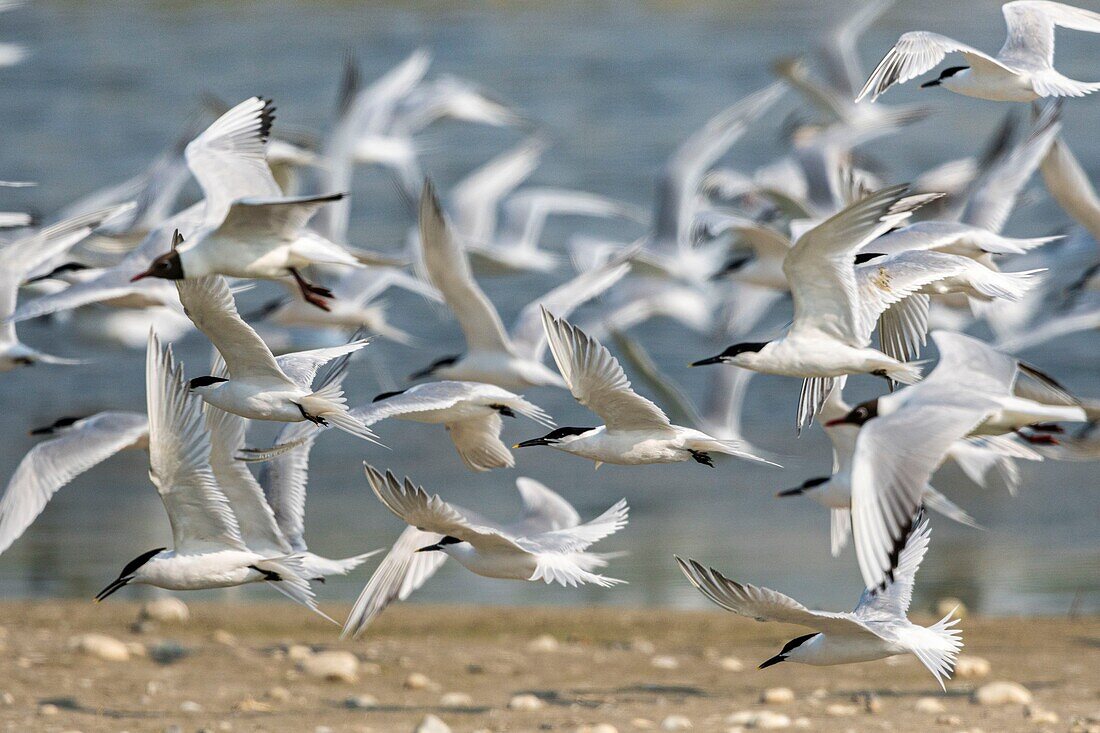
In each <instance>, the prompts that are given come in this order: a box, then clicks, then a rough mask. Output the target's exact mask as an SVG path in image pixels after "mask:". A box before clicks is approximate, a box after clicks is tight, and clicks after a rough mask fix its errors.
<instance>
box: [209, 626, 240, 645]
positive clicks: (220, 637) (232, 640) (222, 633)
mask: <svg viewBox="0 0 1100 733" xmlns="http://www.w3.org/2000/svg"><path fill="white" fill-rule="evenodd" d="M210 638H212V639H213V640H214V643H215V644H221V645H222V646H237V637H235V636H233V634H231V633H229V632H228V631H226V630H225V629H215V630H214V633H213V634H212V635H211V637H210Z"/></svg>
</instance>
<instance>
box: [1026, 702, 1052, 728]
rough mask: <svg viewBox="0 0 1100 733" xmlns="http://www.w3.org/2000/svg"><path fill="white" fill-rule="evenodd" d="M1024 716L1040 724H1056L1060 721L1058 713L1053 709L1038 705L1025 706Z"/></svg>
mask: <svg viewBox="0 0 1100 733" xmlns="http://www.w3.org/2000/svg"><path fill="white" fill-rule="evenodd" d="M1024 717H1025V718H1027V719H1028V720H1029V721H1030V722H1032V723H1035V724H1038V725H1054V724H1056V723H1058V722H1059V720H1060V718H1059V717H1058V713H1056V712H1054V711H1053V710H1043V709H1042V708H1040V707H1038V706H1036V705H1028V706H1027V707H1025V708H1024Z"/></svg>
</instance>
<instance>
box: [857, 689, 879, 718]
mask: <svg viewBox="0 0 1100 733" xmlns="http://www.w3.org/2000/svg"><path fill="white" fill-rule="evenodd" d="M852 702H855V703H862V705H863V712H865V713H869V714H871V715H874V714H875V713H881V712H882V699H881V698H879V696H878V695H876V694H875V693H873V692H864V693H861V694H859V695H855V696H853V697H852Z"/></svg>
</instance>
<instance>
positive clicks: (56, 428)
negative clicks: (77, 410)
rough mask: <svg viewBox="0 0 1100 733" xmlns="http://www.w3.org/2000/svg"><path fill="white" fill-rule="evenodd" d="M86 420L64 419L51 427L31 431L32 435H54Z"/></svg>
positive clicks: (54, 422)
mask: <svg viewBox="0 0 1100 733" xmlns="http://www.w3.org/2000/svg"><path fill="white" fill-rule="evenodd" d="M83 419H84V418H82V417H62V418H59V419H57V420H54V421H53V422H52V423H50V424H49V425H45V426H43V427H41V428H35V429H34V430H32V431H31V435H54V434H56V433H60V432H61V431H62V430H64V429H65V428H69V427H72V426H73V425H74V424H75V423H78V422H80V421H81V420H83Z"/></svg>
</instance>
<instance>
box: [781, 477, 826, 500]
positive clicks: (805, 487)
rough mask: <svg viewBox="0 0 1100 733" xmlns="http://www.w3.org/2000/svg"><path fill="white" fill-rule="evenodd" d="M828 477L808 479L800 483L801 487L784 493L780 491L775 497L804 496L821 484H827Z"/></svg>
mask: <svg viewBox="0 0 1100 733" xmlns="http://www.w3.org/2000/svg"><path fill="white" fill-rule="evenodd" d="M828 482H829V477H828V476H818V477H817V478H808V479H806V480H805V481H803V482H802V485H801V486H796V487H794V488H793V489H787V490H786V491H780V492H779V493H778V494H776V496H800V495H802V494H805V493H806V492H807V491H810V490H812V489H814V488H816V487H818V486H821V485H822V484H825V483H828Z"/></svg>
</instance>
